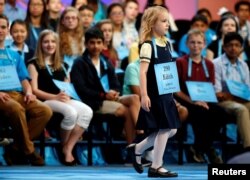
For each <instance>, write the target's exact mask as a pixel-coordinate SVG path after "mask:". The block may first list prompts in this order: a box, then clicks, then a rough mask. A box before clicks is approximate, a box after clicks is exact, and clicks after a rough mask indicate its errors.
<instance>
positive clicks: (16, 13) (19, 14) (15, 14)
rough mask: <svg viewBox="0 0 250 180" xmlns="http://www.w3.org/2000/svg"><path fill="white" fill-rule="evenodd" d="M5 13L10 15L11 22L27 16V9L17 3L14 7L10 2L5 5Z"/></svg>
mask: <svg viewBox="0 0 250 180" xmlns="http://www.w3.org/2000/svg"><path fill="white" fill-rule="evenodd" d="M4 14H5V15H6V16H7V17H8V19H9V21H10V22H13V21H14V20H16V19H22V20H24V19H25V18H26V11H24V10H23V9H22V7H20V6H18V5H17V4H16V6H15V7H13V6H11V5H10V4H9V3H6V4H5V6H4Z"/></svg>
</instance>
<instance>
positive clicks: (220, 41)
mask: <svg viewBox="0 0 250 180" xmlns="http://www.w3.org/2000/svg"><path fill="white" fill-rule="evenodd" d="M220 55H222V39H219V41H218V55H217V56H218V57H219V56H220Z"/></svg>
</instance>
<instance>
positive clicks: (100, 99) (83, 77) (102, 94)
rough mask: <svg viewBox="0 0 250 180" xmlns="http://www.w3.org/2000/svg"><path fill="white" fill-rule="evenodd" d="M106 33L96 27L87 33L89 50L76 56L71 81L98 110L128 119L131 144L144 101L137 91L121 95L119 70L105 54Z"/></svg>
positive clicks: (87, 101) (94, 108) (96, 110)
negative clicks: (103, 53) (132, 93)
mask: <svg viewBox="0 0 250 180" xmlns="http://www.w3.org/2000/svg"><path fill="white" fill-rule="evenodd" d="M103 43H104V36H103V33H102V31H100V30H99V29H98V28H96V27H93V28H90V29H88V30H87V31H86V33H85V46H86V50H85V52H84V53H83V55H82V56H81V57H79V58H77V59H76V60H75V63H74V65H73V67H72V71H71V74H70V76H71V81H72V83H73V85H74V87H75V89H76V92H77V93H78V95H79V97H80V98H81V100H82V101H83V102H85V103H86V104H87V105H89V106H90V107H91V108H92V109H93V110H94V111H95V112H98V113H102V114H114V115H115V116H117V117H122V118H124V120H125V124H124V128H125V132H126V140H127V142H128V144H130V143H132V141H133V139H134V136H135V124H136V121H137V117H138V113H139V109H140V101H139V96H137V95H127V96H120V95H119V92H118V91H119V81H118V79H117V76H116V74H115V70H114V68H113V67H112V65H111V64H110V63H109V61H108V60H107V59H105V58H104V56H102V55H101V52H102V50H103Z"/></svg>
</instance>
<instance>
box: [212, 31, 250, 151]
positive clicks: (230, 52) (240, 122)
mask: <svg viewBox="0 0 250 180" xmlns="http://www.w3.org/2000/svg"><path fill="white" fill-rule="evenodd" d="M242 49H243V38H242V37H241V35H239V34H238V33H237V32H229V33H227V34H226V35H225V37H224V40H223V50H224V51H225V53H223V54H222V55H220V56H219V57H218V58H216V59H214V60H213V63H214V66H215V91H216V94H217V98H218V100H219V101H220V102H219V105H220V106H221V107H223V108H224V109H225V110H226V111H227V113H228V114H230V115H231V117H233V118H234V119H233V120H234V121H235V123H236V124H237V126H238V132H239V134H240V136H241V139H242V141H243V147H244V148H245V149H246V150H249V149H250V114H249V111H250V102H249V101H244V100H243V99H240V98H237V97H236V96H233V95H232V94H230V92H229V89H228V87H227V85H226V81H227V80H233V81H236V82H239V83H243V84H246V85H247V86H248V87H250V80H249V68H248V66H247V65H246V63H245V62H244V61H240V60H239V55H240V53H241V52H242Z"/></svg>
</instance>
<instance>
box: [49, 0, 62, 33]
mask: <svg viewBox="0 0 250 180" xmlns="http://www.w3.org/2000/svg"><path fill="white" fill-rule="evenodd" d="M46 2H47V5H46V9H47V11H48V16H49V26H50V27H51V28H52V30H53V31H55V32H56V30H57V25H58V22H59V18H60V15H61V9H62V2H61V0H47V1H46Z"/></svg>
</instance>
